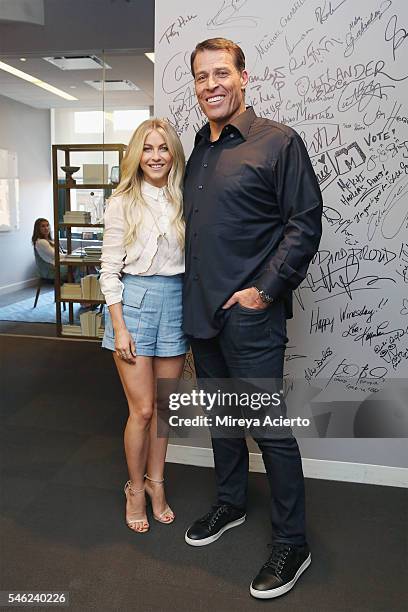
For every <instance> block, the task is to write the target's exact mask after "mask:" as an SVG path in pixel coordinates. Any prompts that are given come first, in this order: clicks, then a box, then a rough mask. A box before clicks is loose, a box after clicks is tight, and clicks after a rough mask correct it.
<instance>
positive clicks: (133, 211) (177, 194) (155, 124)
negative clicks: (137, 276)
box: [111, 119, 185, 248]
mask: <svg viewBox="0 0 408 612" xmlns="http://www.w3.org/2000/svg"><path fill="white" fill-rule="evenodd" d="M152 130H157V131H158V132H159V133H160V134H161V135H162V136H163V138H164V140H165V141H166V144H167V147H168V149H169V152H170V153H171V155H172V157H173V165H172V167H171V170H170V173H169V176H168V179H167V188H166V189H167V197H168V199H169V202H170V203H171V204H172V205H173V209H174V215H173V217H172V218H171V219H170V221H171V222H172V223H174V224H175V228H176V233H177V240H178V242H179V244H180V247H181V248H184V227H185V226H184V219H183V194H182V181H183V174H184V168H185V157H184V151H183V147H182V144H181V142H180V139H179V137H178V136H177V133H176V131H175V130H174V128H173V127H172V126H171V125H170V123H168V122H167V121H164V120H163V119H147V120H146V121H143V123H141V124H140V125H139V126H138V128H137V129H136V130H135V131H134V133H133V135H132V138H131V139H130V141H129V145H128V147H127V150H126V154H125V156H124V158H123V160H122V164H121V180H120V183H119V185H118V187H117V189H116V190H115V193H114V194H113V195H112V196H111V197H112V198H113V197H116V196H119V195H121V196H123V198H124V214H125V235H124V240H123V243H124V246H127V245H129V244H131V243H132V242H134V241H135V240H136V238H137V235H138V231H139V228H140V225H141V223H142V219H143V215H144V213H145V212H146V207H147V204H146V202H145V201H144V199H143V196H142V182H143V180H144V178H143V172H142V169H141V168H140V160H141V157H142V154H143V147H144V143H145V140H146V137H147V136H148V134H150V132H151V131H152Z"/></svg>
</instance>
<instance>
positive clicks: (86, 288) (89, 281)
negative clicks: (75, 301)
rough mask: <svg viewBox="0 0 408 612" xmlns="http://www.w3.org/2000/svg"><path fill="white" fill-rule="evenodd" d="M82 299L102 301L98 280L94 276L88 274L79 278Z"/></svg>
mask: <svg viewBox="0 0 408 612" xmlns="http://www.w3.org/2000/svg"><path fill="white" fill-rule="evenodd" d="M81 289H82V297H83V298H84V299H85V300H100V301H104V296H103V293H102V291H101V288H100V285H99V279H98V277H97V276H96V275H95V274H88V275H87V276H84V277H83V278H81Z"/></svg>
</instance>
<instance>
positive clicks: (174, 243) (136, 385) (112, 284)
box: [100, 119, 188, 533]
mask: <svg viewBox="0 0 408 612" xmlns="http://www.w3.org/2000/svg"><path fill="white" fill-rule="evenodd" d="M183 172H184V153H183V148H182V146H181V143H180V140H179V138H178V136H177V134H176V132H175V131H174V129H173V128H172V127H171V126H170V124H169V123H167V122H166V121H162V120H159V119H149V120H147V121H144V122H143V123H142V124H141V125H140V126H139V127H138V128H137V129H136V131H135V132H134V134H133V136H132V138H131V140H130V142H129V146H128V149H127V152H126V156H125V157H124V159H123V162H122V176H121V181H120V184H119V185H118V188H117V189H116V191H115V193H114V194H113V196H112V197H111V198H110V201H109V203H108V205H107V209H106V213H105V231H104V240H103V249H102V270H101V277H100V284H101V288H102V291H103V293H104V295H105V299H106V304H107V306H108V312H107V313H106V322H105V334H104V338H103V343H102V346H103V347H105V348H107V349H110V350H111V351H113V359H114V361H115V364H116V367H117V369H118V372H119V376H120V379H121V382H122V385H123V389H124V392H125V394H126V398H127V401H128V405H129V417H128V421H127V424H126V428H125V434H124V443H125V453H126V460H127V465H128V470H129V481H128V482H127V483H126V485H125V494H126V499H127V501H126V523H127V525H128V527H130V528H131V529H133V530H134V531H136V532H138V533H145V532H146V531H148V530H149V522H148V519H147V514H146V499H145V493H147V494H148V496H149V497H150V499H151V502H152V510H153V516H154V518H155V519H156V520H158V521H160V522H162V523H172V522H173V520H174V513H173V511H172V510H171V508H170V507H169V506H168V504H167V501H166V496H165V491H164V463H165V457H166V451H167V437H158V435H157V409H158V400H157V398H156V380H157V379H158V378H172V379H178V378H180V376H181V374H182V371H183V366H184V359H185V354H186V352H187V350H188V343H187V340H186V338H185V336H184V334H183V332H182V330H181V322H182V321H181V316H182V281H183V273H184V222H183V212H182V211H183V208H182V191H181V186H182V179H183ZM159 409H160V406H159Z"/></svg>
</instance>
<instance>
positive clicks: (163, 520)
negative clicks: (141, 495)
mask: <svg viewBox="0 0 408 612" xmlns="http://www.w3.org/2000/svg"><path fill="white" fill-rule="evenodd" d="M145 478H146V480H148V481H149V482H154V483H155V484H159V485H163V484H164V478H163V480H154V479H153V478H150V476H148V475H147V474H145ZM145 491H146V493H147V494H148V496H149V497H150V501H151V500H152V491H151V490H149V488H148V487H146V486H145ZM152 508H153V504H152ZM166 516H167V517H168V518H167V519H166V518H164V517H166ZM153 518H154V519H155V520H156V521H159V523H164V524H166V525H169V524H170V523H172V522H173V521H174V519H175V518H176V515H175V514H174V512H173V510H172V509H171V508H170V506H169V505H167V506H166V508H165V509H164V510H163V512H161V513H160V514H159V515H157V514H155V513H154V512H153Z"/></svg>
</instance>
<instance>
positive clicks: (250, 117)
mask: <svg viewBox="0 0 408 612" xmlns="http://www.w3.org/2000/svg"><path fill="white" fill-rule="evenodd" d="M255 118H256V115H255V112H254V109H253V108H252V106H248V107H247V109H246V110H245V111H244V112H243V113H241V114H240V115H238V117H235V119H233V120H232V121H231V123H228V124H227V125H228V126H232V127H233V128H235V129H236V130H237V131H238V132H239V133H240V134H241V136H242V138H243V139H244V140H246V139H247V138H248V134H249V130H250V128H251V125H252V123H253V121H254V119H255ZM225 127H227V126H225ZM224 129H225V128H224ZM210 133H211V132H210V124H209V123H206V124H205V125H203V127H202V128H201V130H199V131H198V132H197V134H196V137H195V141H194V145H196V144H198V143H199V142H200V141H201V140H202V139H203V138H205V139H207V140H210Z"/></svg>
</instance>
